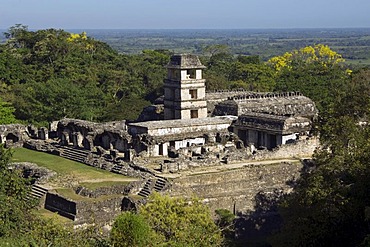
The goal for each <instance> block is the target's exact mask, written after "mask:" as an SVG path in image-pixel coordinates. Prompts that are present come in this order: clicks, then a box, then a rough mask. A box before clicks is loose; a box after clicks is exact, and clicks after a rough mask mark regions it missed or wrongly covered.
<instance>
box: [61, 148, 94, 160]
mask: <svg viewBox="0 0 370 247" xmlns="http://www.w3.org/2000/svg"><path fill="white" fill-rule="evenodd" d="M58 149H59V151H60V156H61V157H63V158H66V159H69V160H73V161H77V162H80V163H85V161H86V158H87V156H88V154H89V153H90V151H88V150H84V149H77V148H73V147H68V146H58Z"/></svg>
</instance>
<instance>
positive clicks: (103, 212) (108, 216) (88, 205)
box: [75, 195, 123, 225]
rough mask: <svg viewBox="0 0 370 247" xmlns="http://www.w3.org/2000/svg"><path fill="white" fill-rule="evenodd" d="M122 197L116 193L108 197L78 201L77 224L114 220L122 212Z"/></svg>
mask: <svg viewBox="0 0 370 247" xmlns="http://www.w3.org/2000/svg"><path fill="white" fill-rule="evenodd" d="M122 199H123V196H121V195H116V196H114V197H110V198H107V199H103V198H101V199H98V200H94V201H78V202H76V208H77V213H76V218H75V224H78V225H80V224H85V223H88V224H89V223H90V224H91V223H97V222H110V221H112V220H114V218H116V217H117V216H118V215H119V214H120V213H121V210H122Z"/></svg>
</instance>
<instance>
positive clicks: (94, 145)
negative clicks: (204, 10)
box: [0, 55, 317, 223]
mask: <svg viewBox="0 0 370 247" xmlns="http://www.w3.org/2000/svg"><path fill="white" fill-rule="evenodd" d="M203 68H205V67H204V66H203V65H202V64H201V63H200V61H199V59H198V58H197V57H196V56H194V55H175V56H173V57H172V58H171V60H170V62H169V64H168V65H167V69H168V76H167V79H166V80H165V83H164V97H163V98H162V99H158V100H157V102H156V105H153V106H150V107H148V108H146V109H145V110H144V111H143V113H142V114H141V116H140V117H139V119H138V120H137V121H135V122H126V121H116V122H109V123H94V122H89V121H84V120H77V119H62V120H60V121H57V122H54V123H53V124H51V128H50V129H46V128H40V129H36V128H33V127H32V126H28V127H25V126H22V125H0V142H1V143H6V145H7V146H22V145H24V146H25V147H28V148H32V149H35V150H39V151H45V152H49V153H52V154H56V155H60V156H62V157H65V158H68V159H73V160H75V161H78V162H81V163H85V164H87V165H91V166H94V167H98V168H102V169H106V170H109V171H112V172H115V173H119V174H123V175H126V176H132V177H137V178H140V179H141V180H140V182H139V183H137V186H135V189H132V188H131V187H130V186H131V185H130V186H128V187H130V188H128V189H127V190H130V191H131V192H130V193H133V194H136V195H139V196H141V197H140V198H142V197H144V198H145V197H146V196H148V195H149V194H150V193H151V191H154V190H156V191H160V192H161V191H164V190H166V191H168V192H169V193H170V194H171V195H173V196H179V195H186V196H188V195H191V194H192V193H195V194H197V195H198V196H201V197H203V198H204V199H205V201H206V202H207V203H208V204H209V205H210V207H211V208H212V209H217V208H227V209H229V210H231V211H233V212H246V211H248V210H253V207H254V203H255V201H254V197H255V195H256V194H258V193H260V192H261V191H262V192H263V191H265V192H267V193H272V192H273V191H275V190H279V191H282V192H287V191H289V189H290V187H289V186H288V185H287V182H288V181H291V180H294V178H297V177H298V176H299V170H300V169H301V167H302V166H301V164H297V163H294V164H293V163H289V162H288V163H286V162H277V163H276V164H274V165H271V164H269V165H266V164H259V165H250V164H249V165H248V166H243V165H242V166H239V167H231V168H230V169H228V168H225V167H227V166H228V165H232V164H233V163H235V162H242V161H244V162H246V161H248V162H250V161H257V160H258V161H261V160H264V159H289V158H292V157H300V156H302V157H307V156H310V155H311V154H312V153H313V151H314V149H315V147H316V145H317V142H316V141H315V138H312V137H311V133H310V131H311V126H312V121H313V120H314V119H315V117H316V116H317V109H316V107H315V104H314V102H313V101H312V100H311V99H309V98H307V97H305V96H303V95H302V94H300V93H297V92H290V93H257V92H248V91H244V90H240V91H222V92H220V91H218V92H209V93H206V90H205V80H204V79H203V78H202V69H203ZM154 163H155V164H156V165H157V166H156V167H155V168H153V167H149V164H154ZM209 167H216V168H213V169H214V170H213V171H212V172H207V169H208V168H209ZM197 168H199V169H205V172H203V173H201V174H200V173H197V174H192V176H183V177H182V176H181V175H179V173H180V174H181V172H183V171H186V172H188V171H191V170H193V169H197ZM174 173H177V175H178V176H177V177H176V178H173V177H171V178H173V180H171V181H172V184H169V181H168V180H167V179H166V178H165V177H166V176H171V175H173V174H174ZM115 193H117V192H115ZM122 196H123V195H122V194H118V195H117V197H115V198H114V199H111V200H110V201H107V202H105V201H104V200H103V199H102V200H98V201H97V203H96V204H89V203H86V202H84V200H82V201H83V202H80V201H73V200H70V199H68V198H63V197H61V196H60V195H57V194H53V193H49V194H48V197H47V200H46V201H47V205H48V207H49V208H50V209H51V210H54V211H58V210H59V211H61V212H62V213H64V214H65V215H66V216H68V217H69V218H72V219H74V220H76V221H78V222H83V223H85V222H87V218H88V217H89V216H88V215H89V214H90V213H87V212H93V211H94V210H95V211H96V210H102V211H104V212H103V213H104V214H107V215H110V216H112V217H113V216H115V215H117V214H118V213H119V211H120V210H121V206H122V205H121V204H122ZM109 205H110V206H109ZM101 216H102V218H104V216H103V215H101ZM98 218H100V215H99V217H98Z"/></svg>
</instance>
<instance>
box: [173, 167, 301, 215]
mask: <svg viewBox="0 0 370 247" xmlns="http://www.w3.org/2000/svg"><path fill="white" fill-rule="evenodd" d="M302 167H303V165H302V164H300V163H299V164H297V163H284V162H283V163H277V164H269V165H263V164H256V165H246V166H245V167H243V168H239V169H235V170H228V171H222V172H213V173H205V174H198V175H190V176H186V177H182V178H176V179H174V180H173V182H172V187H171V188H170V189H169V194H170V195H171V196H192V195H197V196H198V197H200V198H203V199H204V201H205V202H206V203H207V204H208V205H209V206H210V208H211V210H212V211H214V210H216V209H219V208H224V209H228V210H230V211H231V212H234V213H245V212H249V211H253V210H255V208H256V195H258V194H260V193H275V192H276V191H281V192H290V190H291V189H292V188H291V186H290V185H289V184H292V183H293V181H294V180H295V179H296V178H298V177H299V175H300V170H301V169H302Z"/></svg>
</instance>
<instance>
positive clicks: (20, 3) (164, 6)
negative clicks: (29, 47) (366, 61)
mask: <svg viewBox="0 0 370 247" xmlns="http://www.w3.org/2000/svg"><path fill="white" fill-rule="evenodd" d="M17 23H21V24H24V25H27V26H28V27H29V28H30V29H41V28H42V29H43V28H62V29H138V28H139V29H187V28H189V29H193V28H221V29H229V28H230V29H232V28H341V27H370V0H351V1H348V0H181V1H180V0H0V29H7V28H9V27H10V26H13V25H14V24H17Z"/></svg>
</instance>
